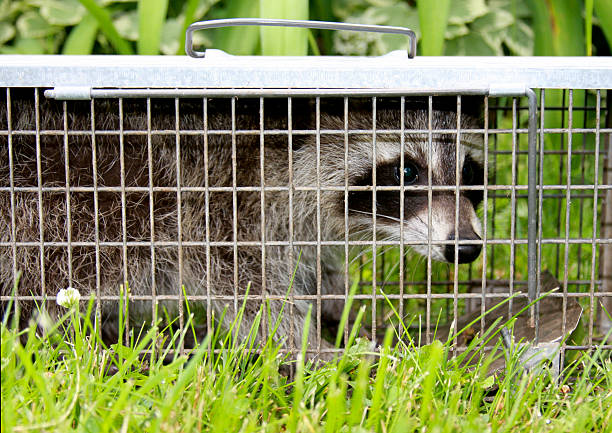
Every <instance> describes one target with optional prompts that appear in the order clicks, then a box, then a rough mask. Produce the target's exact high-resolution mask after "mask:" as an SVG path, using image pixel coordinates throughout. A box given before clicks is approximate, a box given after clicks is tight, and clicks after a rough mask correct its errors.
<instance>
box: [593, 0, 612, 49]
mask: <svg viewBox="0 0 612 433" xmlns="http://www.w3.org/2000/svg"><path fill="white" fill-rule="evenodd" d="M593 8H594V9H595V15H597V18H598V19H599V27H601V30H602V31H603V33H604V35H605V36H606V39H607V41H608V45H609V46H610V47H612V2H611V1H610V0H595V2H594V4H593Z"/></svg>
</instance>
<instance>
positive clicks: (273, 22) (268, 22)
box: [185, 18, 417, 58]
mask: <svg viewBox="0 0 612 433" xmlns="http://www.w3.org/2000/svg"><path fill="white" fill-rule="evenodd" d="M233 26H272V27H297V28H303V29H321V30H345V31H347V30H348V31H356V32H373V33H387V34H396V35H405V36H407V37H408V39H409V41H410V45H409V48H408V57H409V58H413V57H414V56H415V55H416V44H417V37H416V34H415V33H414V32H413V31H412V30H410V29H407V28H405V27H392V26H378V25H370V24H349V23H336V22H327V21H303V20H281V19H265V18H230V19H222V20H209V21H200V22H197V23H193V24H191V25H190V26H189V27H187V31H186V33H185V52H186V53H187V55H189V56H191V57H195V58H204V57H206V52H204V51H196V50H194V49H193V32H195V31H198V30H207V29H216V28H219V27H233Z"/></svg>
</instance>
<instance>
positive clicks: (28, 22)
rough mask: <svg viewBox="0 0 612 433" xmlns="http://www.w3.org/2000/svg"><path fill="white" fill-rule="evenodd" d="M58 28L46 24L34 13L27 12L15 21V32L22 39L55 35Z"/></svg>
mask: <svg viewBox="0 0 612 433" xmlns="http://www.w3.org/2000/svg"><path fill="white" fill-rule="evenodd" d="M59 30H60V28H59V27H55V26H52V25H51V24H49V23H48V22H46V21H45V20H44V19H43V17H41V16H40V14H39V13H38V12H36V11H33V10H31V11H28V12H26V13H24V14H23V15H21V16H20V17H19V18H18V19H17V31H18V32H19V36H20V37H22V38H23V39H26V40H27V39H36V38H43V37H45V36H49V35H52V34H54V33H57V32H58V31H59Z"/></svg>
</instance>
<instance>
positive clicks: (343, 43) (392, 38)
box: [333, 3, 419, 56]
mask: <svg viewBox="0 0 612 433" xmlns="http://www.w3.org/2000/svg"><path fill="white" fill-rule="evenodd" d="M347 22H354V23H360V24H387V25H393V26H403V27H408V28H410V29H412V30H414V31H415V32H416V34H417V38H418V37H419V17H418V13H417V11H416V10H415V9H412V8H410V7H409V6H408V5H406V4H404V3H396V4H394V5H392V6H386V7H371V8H369V9H367V10H366V11H365V12H364V13H363V14H362V15H360V16H355V17H349V18H348V19H347ZM333 41H334V51H335V52H336V53H338V54H343V55H353V56H354V55H360V56H363V55H374V56H378V55H383V54H387V53H388V52H390V51H393V50H405V49H407V48H408V39H407V38H406V37H405V36H401V35H387V34H382V33H369V32H349V31H339V32H334V35H333Z"/></svg>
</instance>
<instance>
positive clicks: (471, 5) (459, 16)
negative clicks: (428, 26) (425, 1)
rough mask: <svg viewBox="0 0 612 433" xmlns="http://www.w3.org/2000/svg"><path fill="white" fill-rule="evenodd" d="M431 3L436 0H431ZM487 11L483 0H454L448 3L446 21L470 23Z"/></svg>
mask: <svg viewBox="0 0 612 433" xmlns="http://www.w3.org/2000/svg"><path fill="white" fill-rule="evenodd" d="M432 3H437V2H435V1H432ZM488 11H489V8H488V7H487V5H486V4H485V1H484V0H459V1H458V0H454V1H452V2H451V5H450V10H449V15H448V22H449V23H450V24H464V23H470V22H472V21H474V20H475V19H476V18H478V17H480V16H482V15H484V14H486V13H487V12H488Z"/></svg>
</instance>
